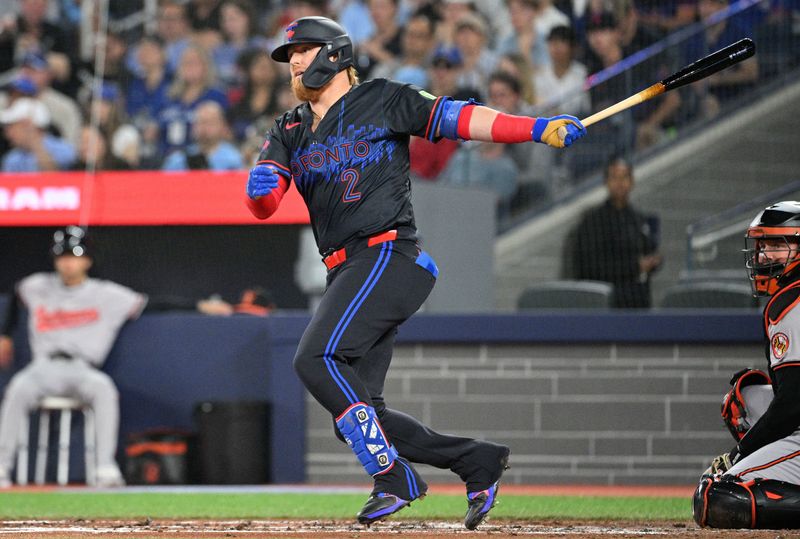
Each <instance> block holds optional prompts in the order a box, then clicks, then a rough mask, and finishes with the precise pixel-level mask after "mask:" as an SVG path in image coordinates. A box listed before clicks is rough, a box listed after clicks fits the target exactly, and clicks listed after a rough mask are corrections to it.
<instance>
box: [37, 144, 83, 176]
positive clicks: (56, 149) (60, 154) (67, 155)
mask: <svg viewBox="0 0 800 539" xmlns="http://www.w3.org/2000/svg"><path fill="white" fill-rule="evenodd" d="M45 147H46V148H47V151H48V152H50V156H51V157H52V158H53V161H55V162H56V164H57V165H58V168H59V169H61V170H66V169H68V168H70V167H71V166H72V164H73V163H75V160H76V159H77V158H78V154H77V152H76V151H75V148H73V147H72V144H70V143H68V142H67V141H65V140H60V139H57V138H45Z"/></svg>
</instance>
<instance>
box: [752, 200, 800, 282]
mask: <svg viewBox="0 0 800 539" xmlns="http://www.w3.org/2000/svg"><path fill="white" fill-rule="evenodd" d="M769 240H772V241H769ZM744 252H745V265H746V267H747V272H748V275H749V276H750V283H751V284H752V287H753V292H754V293H755V295H757V296H771V295H772V294H774V293H775V292H777V291H778V290H779V289H780V288H781V287H782V286H784V285H785V284H786V283H785V282H784V279H783V277H784V276H786V275H787V274H788V273H789V272H792V271H793V270H795V269H796V268H797V267H798V266H800V202H796V201H794V200H785V201H782V202H778V203H777V204H773V205H772V206H768V207H767V208H766V209H764V210H763V211H762V212H760V213H759V214H758V215H757V216H756V218H755V219H753V222H752V223H750V226H749V227H748V229H747V234H746V235H745V250H744ZM784 252H785V253H786V256H785V257H783V256H780V257H778V256H775V255H774V253H784ZM778 258H780V260H779V261H778V260H776V259H778ZM784 258H785V260H784Z"/></svg>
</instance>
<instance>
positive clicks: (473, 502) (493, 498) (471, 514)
mask: <svg viewBox="0 0 800 539" xmlns="http://www.w3.org/2000/svg"><path fill="white" fill-rule="evenodd" d="M498 490H500V482H499V481H498V482H497V483H495V484H494V485H492V486H491V487H489V488H487V489H486V490H481V491H480V492H470V493H468V494H467V515H466V516H465V517H464V526H465V527H466V528H467V529H468V530H474V529H475V528H477V527H478V525H479V524H480V523H481V522H483V519H485V518H486V515H488V514H489V511H491V510H492V507H494V506H495V504H496V503H497V491H498Z"/></svg>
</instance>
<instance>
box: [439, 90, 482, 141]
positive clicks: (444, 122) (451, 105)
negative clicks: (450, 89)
mask: <svg viewBox="0 0 800 539" xmlns="http://www.w3.org/2000/svg"><path fill="white" fill-rule="evenodd" d="M467 105H482V103H478V102H477V101H475V100H474V99H472V98H470V99H469V101H455V100H453V99H452V98H450V97H447V98H444V99H442V104H441V107H442V115H441V120H439V134H440V135H441V136H443V137H444V138H446V139H450V140H458V119H459V118H460V117H461V110H462V109H463V108H464V107H465V106H467Z"/></svg>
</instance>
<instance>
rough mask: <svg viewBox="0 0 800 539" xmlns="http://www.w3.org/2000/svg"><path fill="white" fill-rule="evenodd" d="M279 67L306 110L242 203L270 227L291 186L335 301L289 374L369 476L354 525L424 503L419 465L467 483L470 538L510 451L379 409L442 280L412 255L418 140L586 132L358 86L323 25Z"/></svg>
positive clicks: (299, 26) (547, 138)
mask: <svg viewBox="0 0 800 539" xmlns="http://www.w3.org/2000/svg"><path fill="white" fill-rule="evenodd" d="M272 58H273V59H274V60H276V61H278V62H286V63H289V64H290V66H289V67H290V70H291V76H292V88H293V90H294V93H295V95H296V96H297V97H298V99H299V100H300V101H303V102H304V103H303V104H302V105H300V106H298V107H296V108H295V109H293V110H291V111H289V112H286V113H285V114H283V115H282V116H280V117H279V118H278V119H277V120H276V123H275V125H274V126H273V127H272V129H271V130H270V131H269V134H268V135H267V138H266V141H265V142H264V146H263V150H262V152H261V154H260V156H259V161H258V164H257V166H256V167H254V168H253V169H252V170H251V171H250V175H249V179H248V182H247V194H248V198H247V204H248V207H249V208H250V210H251V211H252V212H253V214H254V215H256V216H257V217H259V218H262V219H263V218H267V217H269V216H270V215H271V214H272V213H273V212H274V211H275V209H276V208H277V207H278V204H279V203H280V201H281V197H282V196H283V194H284V193H285V192H286V190H287V189H288V188H289V183H290V181H292V180H293V181H294V184H295V186H296V187H297V189H298V191H299V192H300V194H301V195H302V196H303V198H304V200H305V202H306V204H307V206H308V210H309V213H310V215H311V225H312V228H313V231H314V237H315V239H316V242H317V246H318V247H319V252H320V254H321V255H322V257H323V261H324V263H325V265H326V266H327V268H328V275H327V289H326V291H325V293H324V295H323V297H322V299H321V302H320V304H319V306H318V308H317V310H316V312H315V314H314V316H313V318H312V320H311V322H310V323H309V325H308V328H307V329H306V331H305V333H304V335H303V338H302V340H301V342H300V344H299V346H298V349H297V353H296V355H295V359H294V367H295V370H296V371H297V374H298V376H299V377H300V379H301V380H302V381H303V383H304V384H305V386H306V388H307V389H308V390H309V392H310V393H311V394H312V395H313V396H314V397H315V398H316V399H317V400H318V401H319V402H320V404H322V406H324V407H325V408H326V409H327V410H328V412H330V414H331V416H332V417H333V418H334V423H335V427H336V430H335V432H336V434H337V436H339V438H340V439H342V440H344V441H346V442H347V443H348V445H350V447H351V448H352V450H353V451H354V452H355V454H356V456H357V457H358V459H359V461H360V462H361V464H362V465H363V466H364V469H365V470H366V471H367V473H368V474H370V475H371V476H372V477H373V478H374V489H373V491H372V494H371V495H370V496H369V498H368V500H367V502H366V504H365V505H364V506H363V508H362V509H361V511H360V512H359V513H358V520H359V522H361V523H364V524H370V523H372V522H374V521H377V520H380V519H382V518H384V517H386V516H388V515H391V514H393V513H395V512H396V511H399V510H400V509H402V508H404V507H406V506H408V505H409V504H410V503H411V502H412V501H414V500H416V499H419V498H421V497H423V496H424V495H425V493H426V491H427V485H426V484H425V481H424V480H423V479H422V477H420V475H419V474H418V473H417V471H416V470H415V469H414V467H413V465H412V464H411V463H412V462H417V463H425V464H430V465H433V466H436V467H439V468H444V469H450V470H452V471H453V472H455V473H456V474H458V475H459V477H460V478H461V479H462V480H463V481H464V482H465V483H466V488H467V499H468V504H467V505H468V508H467V513H466V517H465V520H464V524H465V526H466V527H467V528H469V529H474V528H475V527H476V526H478V524H480V522H481V521H482V520H483V519H484V518H485V517H486V515H487V513H488V512H489V511H490V509H491V508H492V507H493V505H494V503H495V500H496V497H497V490H498V481H499V479H500V477H501V475H502V474H503V470H504V469H505V468H506V465H507V461H508V456H509V448H508V447H505V446H502V445H498V444H494V443H491V442H486V441H480V440H473V439H469V438H462V437H457V436H449V435H445V434H440V433H437V432H434V431H433V430H431V429H430V428H428V427H426V426H425V425H423V424H421V423H420V422H419V421H417V420H416V419H414V418H413V417H410V416H408V415H406V414H404V413H401V412H398V411H395V410H392V409H390V408H388V407H387V406H386V403H385V402H384V397H383V385H384V379H385V377H386V372H387V370H388V368H389V363H390V361H391V357H392V347H393V343H394V338H395V334H396V332H397V327H398V325H400V324H401V323H402V322H403V321H405V320H406V319H407V318H408V317H410V316H411V315H412V314H413V313H414V312H415V311H416V310H417V309H418V308H419V307H420V305H422V303H423V302H424V301H425V299H426V298H427V296H428V294H429V293H430V291H431V289H432V288H433V285H434V282H435V280H436V277H437V274H438V271H439V270H438V269H437V267H436V264H435V263H434V261H433V259H432V258H431V257H430V256H429V255H428V254H427V253H425V252H423V251H421V250H420V249H419V247H418V246H417V241H416V240H417V234H416V228H415V226H414V214H413V211H412V208H411V185H410V181H409V176H408V171H409V158H408V143H409V138H410V135H417V136H420V137H426V138H428V139H430V140H434V141H435V140H439V139H440V138H441V137H446V138H449V139H476V140H483V141H495V142H505V143H511V142H526V141H531V140H534V141H536V142H544V143H547V144H549V145H551V146H556V147H564V146H568V145H570V144H571V143H572V142H573V141H574V140H576V139H577V138H579V137H581V136H583V134H584V133H585V130H584V128H583V126H582V125H581V123H580V121H578V120H577V119H576V118H574V117H572V116H558V117H555V118H538V119H537V118H527V117H519V116H511V115H506V114H502V113H498V112H497V111H495V110H492V109H490V108H487V107H483V106H481V105H479V104H478V103H475V102H472V101H469V102H467V101H456V100H453V99H452V98H450V97H447V96H438V97H437V96H433V95H431V94H429V93H427V92H425V91H424V90H422V89H421V88H418V87H415V86H412V85H408V84H400V83H397V82H393V81H390V80H386V79H375V80H371V81H368V82H365V83H363V84H359V83H358V79H357V76H356V73H355V70H354V68H353V67H352V66H353V46H352V43H351V40H350V37H349V36H348V35H347V33H346V32H345V31H344V29H343V28H342V27H341V26H340V25H339V24H337V23H336V22H334V21H332V20H330V19H327V18H324V17H304V18H301V19H298V20H296V21H294V22H292V23H291V24H290V25H289V26H288V27H287V28H286V41H285V43H284V44H283V45H281V46H279V47H277V48H276V49H275V50H274V51H273V52H272ZM562 126H565V127H566V130H567V133H566V135H565V137H564V138H560V137H559V135H558V129H559V127H562ZM487 203H488V201H487Z"/></svg>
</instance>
